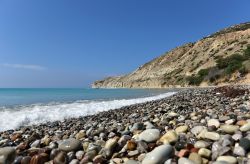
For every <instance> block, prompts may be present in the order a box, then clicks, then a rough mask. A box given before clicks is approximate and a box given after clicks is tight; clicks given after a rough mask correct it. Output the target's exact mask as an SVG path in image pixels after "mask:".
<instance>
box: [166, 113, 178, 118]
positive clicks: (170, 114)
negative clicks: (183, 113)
mask: <svg viewBox="0 0 250 164" xmlns="http://www.w3.org/2000/svg"><path fill="white" fill-rule="evenodd" d="M178 116H179V114H178V113H175V112H170V113H168V117H178Z"/></svg>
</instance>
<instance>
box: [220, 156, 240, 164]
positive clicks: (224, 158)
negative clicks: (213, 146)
mask: <svg viewBox="0 0 250 164" xmlns="http://www.w3.org/2000/svg"><path fill="white" fill-rule="evenodd" d="M216 161H218V162H227V163H228V164H236V163H237V159H236V158H235V157H233V156H220V157H218V158H217V160H216Z"/></svg>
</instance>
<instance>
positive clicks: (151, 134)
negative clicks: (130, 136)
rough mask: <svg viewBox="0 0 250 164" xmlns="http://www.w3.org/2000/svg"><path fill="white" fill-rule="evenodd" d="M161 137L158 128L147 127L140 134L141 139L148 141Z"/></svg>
mask: <svg viewBox="0 0 250 164" xmlns="http://www.w3.org/2000/svg"><path fill="white" fill-rule="evenodd" d="M159 138H160V130H158V129H147V130H144V131H143V132H142V133H141V134H140V135H139V140H142V141H146V142H154V141H156V140H158V139H159Z"/></svg>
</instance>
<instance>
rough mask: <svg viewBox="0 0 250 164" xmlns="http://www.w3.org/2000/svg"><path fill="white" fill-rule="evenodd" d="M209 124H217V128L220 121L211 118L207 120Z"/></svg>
mask: <svg viewBox="0 0 250 164" xmlns="http://www.w3.org/2000/svg"><path fill="white" fill-rule="evenodd" d="M207 126H215V127H216V128H219V127H220V122H219V120H218V119H210V120H208V121H207Z"/></svg>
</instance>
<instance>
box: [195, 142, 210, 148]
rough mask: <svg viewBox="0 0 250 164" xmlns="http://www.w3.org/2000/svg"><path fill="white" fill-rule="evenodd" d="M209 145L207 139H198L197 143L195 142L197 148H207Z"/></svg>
mask: <svg viewBox="0 0 250 164" xmlns="http://www.w3.org/2000/svg"><path fill="white" fill-rule="evenodd" d="M208 146H209V143H208V142H206V141H197V142H195V144H194V147H195V148H206V147H208Z"/></svg>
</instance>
